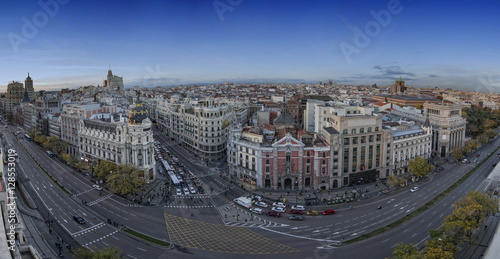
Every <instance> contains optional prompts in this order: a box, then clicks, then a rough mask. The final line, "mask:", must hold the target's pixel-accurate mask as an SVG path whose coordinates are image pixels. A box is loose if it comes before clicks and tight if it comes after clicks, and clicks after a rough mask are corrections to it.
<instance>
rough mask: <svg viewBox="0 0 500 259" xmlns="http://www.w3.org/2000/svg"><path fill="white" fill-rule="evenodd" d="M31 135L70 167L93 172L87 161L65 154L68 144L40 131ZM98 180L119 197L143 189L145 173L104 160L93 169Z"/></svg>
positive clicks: (128, 165)
mask: <svg viewBox="0 0 500 259" xmlns="http://www.w3.org/2000/svg"><path fill="white" fill-rule="evenodd" d="M29 135H30V136H31V137H32V138H33V140H34V141H35V142H36V143H39V144H40V145H42V146H43V148H45V149H47V150H50V151H52V153H54V155H57V156H59V157H60V158H62V159H63V160H64V161H65V162H66V163H68V164H69V165H72V166H75V167H76V168H77V169H80V170H85V171H87V172H89V171H91V170H92V164H89V163H88V162H85V161H79V160H78V159H77V158H75V157H72V156H71V155H69V154H67V153H64V152H65V151H66V149H67V147H68V145H67V144H66V143H64V142H63V141H61V140H59V139H58V138H57V137H56V136H54V135H52V136H50V137H48V138H47V137H46V136H45V135H43V134H41V133H40V131H39V130H36V129H32V130H31V131H30V132H29ZM93 170H94V173H95V174H96V175H97V178H99V179H101V180H104V181H105V182H106V185H107V186H108V188H109V190H110V191H111V192H113V193H116V194H119V195H125V194H129V193H134V194H135V193H136V192H137V190H138V188H140V187H142V185H143V184H144V181H143V180H142V178H141V177H142V176H143V172H142V171H141V170H139V169H137V168H136V167H134V166H133V165H130V164H121V165H116V164H115V163H113V162H111V161H107V160H102V161H100V162H99V164H97V166H96V167H95V168H93Z"/></svg>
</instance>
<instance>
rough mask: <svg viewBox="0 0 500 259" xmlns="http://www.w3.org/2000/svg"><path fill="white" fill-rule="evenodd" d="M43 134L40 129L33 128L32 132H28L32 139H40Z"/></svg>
mask: <svg viewBox="0 0 500 259" xmlns="http://www.w3.org/2000/svg"><path fill="white" fill-rule="evenodd" d="M41 134H42V133H41V132H40V130H39V129H38V128H31V130H30V131H28V135H30V137H32V138H33V139H35V138H36V137H38V136H39V135H41Z"/></svg>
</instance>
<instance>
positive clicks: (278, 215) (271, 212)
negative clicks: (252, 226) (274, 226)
mask: <svg viewBox="0 0 500 259" xmlns="http://www.w3.org/2000/svg"><path fill="white" fill-rule="evenodd" d="M267 216H271V217H277V218H279V217H281V213H279V212H276V211H268V212H267Z"/></svg>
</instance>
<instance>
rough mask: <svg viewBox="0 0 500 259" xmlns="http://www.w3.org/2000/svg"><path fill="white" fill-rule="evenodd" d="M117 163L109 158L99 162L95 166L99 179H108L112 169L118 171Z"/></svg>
mask: <svg viewBox="0 0 500 259" xmlns="http://www.w3.org/2000/svg"><path fill="white" fill-rule="evenodd" d="M116 169H117V167H116V164H115V163H113V162H111V161H108V160H101V161H100V162H99V164H98V165H97V166H96V167H95V168H94V173H95V174H96V175H97V177H98V178H99V179H106V178H107V177H108V176H109V174H110V172H111V171H115V172H116V171H117V170H116Z"/></svg>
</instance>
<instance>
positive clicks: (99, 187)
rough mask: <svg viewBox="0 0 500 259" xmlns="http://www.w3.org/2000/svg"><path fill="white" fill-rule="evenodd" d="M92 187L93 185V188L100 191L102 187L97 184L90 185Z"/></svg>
mask: <svg viewBox="0 0 500 259" xmlns="http://www.w3.org/2000/svg"><path fill="white" fill-rule="evenodd" d="M92 187H94V189H96V190H98V191H101V190H102V187H101V186H99V185H97V184H94V185H92Z"/></svg>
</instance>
